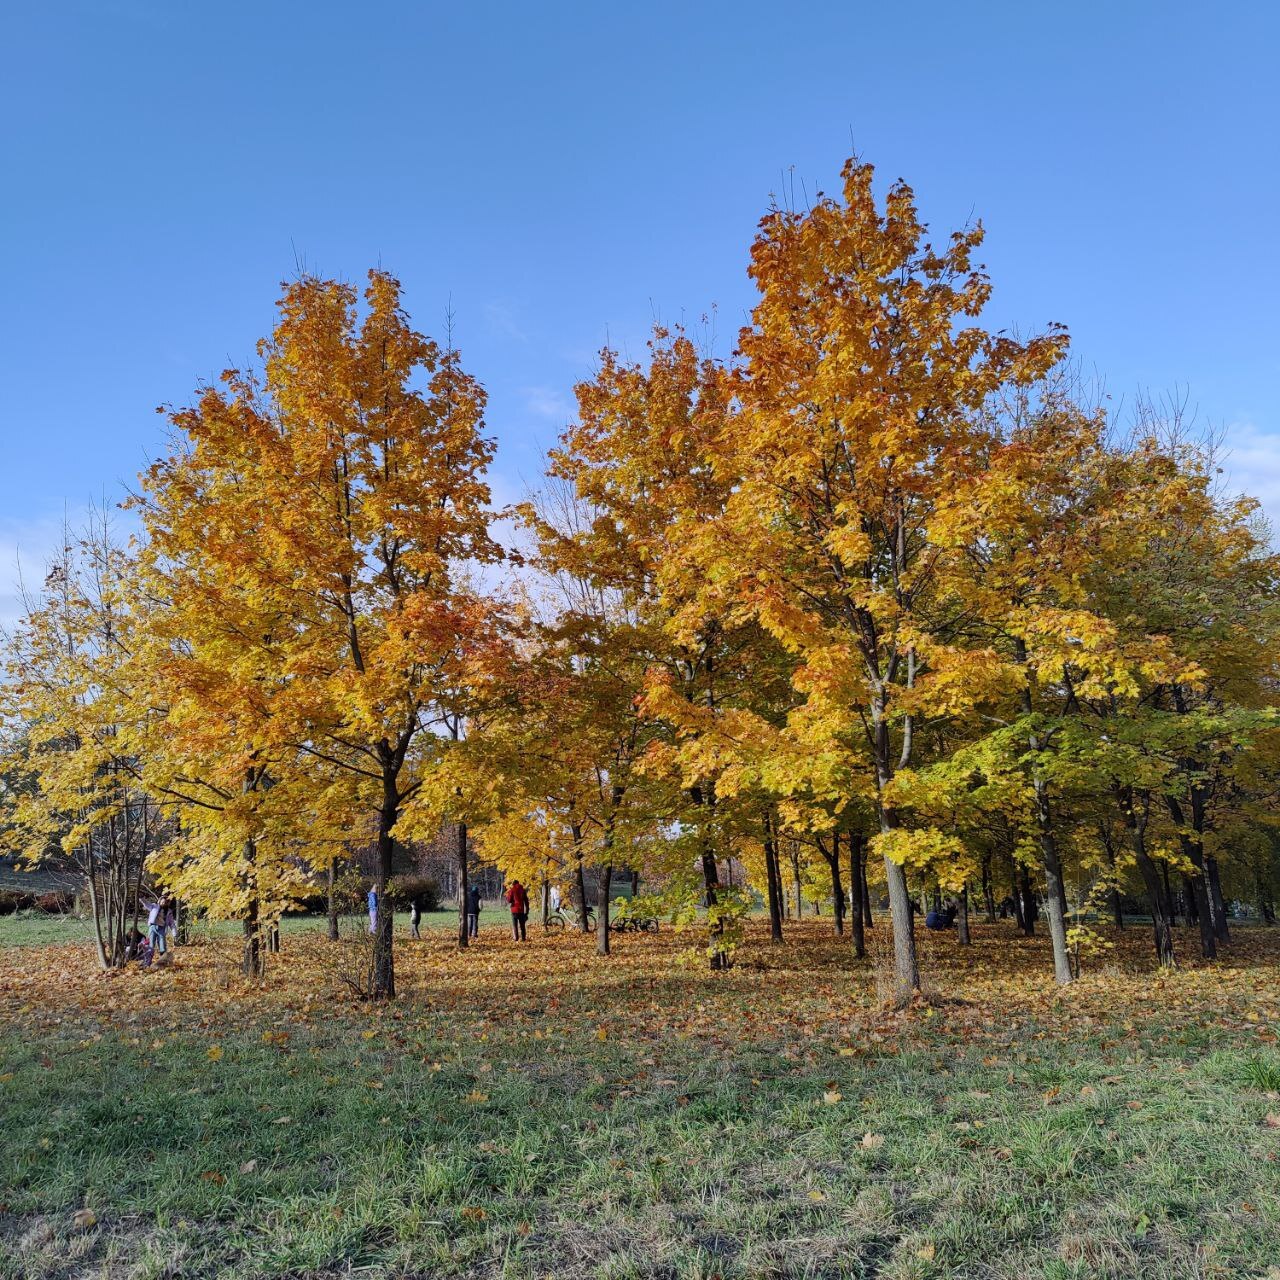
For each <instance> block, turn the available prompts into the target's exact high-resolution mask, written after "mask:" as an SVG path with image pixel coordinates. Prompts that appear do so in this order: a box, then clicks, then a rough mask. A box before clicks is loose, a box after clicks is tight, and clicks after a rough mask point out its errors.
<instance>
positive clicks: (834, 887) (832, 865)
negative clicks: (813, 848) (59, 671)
mask: <svg viewBox="0 0 1280 1280" xmlns="http://www.w3.org/2000/svg"><path fill="white" fill-rule="evenodd" d="M818 852H819V853H821V854H822V857H823V860H824V861H825V862H826V864H827V869H828V870H829V871H830V872H831V914H832V920H833V927H834V928H835V931H836V934H837V935H838V936H839V937H842V938H843V937H844V885H843V884H841V882H840V833H839V832H838V831H833V832H832V833H831V849H830V851H828V849H827V846H826V845H825V844H823V842H822V840H821V838H819V840H818Z"/></svg>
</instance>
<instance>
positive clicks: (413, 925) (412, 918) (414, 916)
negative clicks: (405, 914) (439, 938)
mask: <svg viewBox="0 0 1280 1280" xmlns="http://www.w3.org/2000/svg"><path fill="white" fill-rule="evenodd" d="M421 921H422V911H421V910H420V908H419V907H418V900H417V898H414V900H413V901H412V902H411V903H410V904H409V934H410V936H411V937H414V938H421V937H422V934H420V933H419V932H418V925H419V924H420V923H421Z"/></svg>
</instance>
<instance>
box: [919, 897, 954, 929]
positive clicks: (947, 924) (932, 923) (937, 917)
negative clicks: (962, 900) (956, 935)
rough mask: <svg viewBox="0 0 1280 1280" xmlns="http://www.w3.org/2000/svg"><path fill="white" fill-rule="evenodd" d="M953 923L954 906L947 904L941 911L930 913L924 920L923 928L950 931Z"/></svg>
mask: <svg viewBox="0 0 1280 1280" xmlns="http://www.w3.org/2000/svg"><path fill="white" fill-rule="evenodd" d="M955 922H956V908H955V904H954V903H949V904H948V905H947V907H946V909H945V910H943V911H930V912H929V914H928V915H927V916H925V918H924V927H925V928H926V929H950V928H951V926H952V925H953V924H955Z"/></svg>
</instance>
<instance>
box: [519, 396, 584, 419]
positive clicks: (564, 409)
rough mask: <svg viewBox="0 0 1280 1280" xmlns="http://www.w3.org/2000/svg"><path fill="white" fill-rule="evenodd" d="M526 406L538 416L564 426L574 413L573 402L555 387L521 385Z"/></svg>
mask: <svg viewBox="0 0 1280 1280" xmlns="http://www.w3.org/2000/svg"><path fill="white" fill-rule="evenodd" d="M520 394H521V395H522V396H523V397H524V406H525V408H526V409H528V410H529V412H530V413H531V414H533V415H534V417H536V418H545V419H546V420H547V421H548V422H554V423H555V425H556V426H557V427H562V426H564V424H565V423H566V422H568V421H569V420H570V419H571V418H572V417H573V413H574V409H573V402H572V401H571V400H570V399H569V397H568V396H567V395H565V394H564V392H563V391H558V390H556V388H555V387H521V388H520Z"/></svg>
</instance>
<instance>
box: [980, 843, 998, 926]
mask: <svg viewBox="0 0 1280 1280" xmlns="http://www.w3.org/2000/svg"><path fill="white" fill-rule="evenodd" d="M982 906H983V910H984V911H985V912H986V916H987V923H988V924H995V922H996V895H995V890H994V889H993V888H992V886H991V855H990V854H989V853H988V854H986V855H985V856H984V857H983V859H982Z"/></svg>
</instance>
